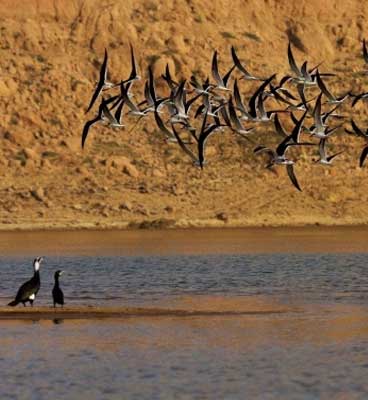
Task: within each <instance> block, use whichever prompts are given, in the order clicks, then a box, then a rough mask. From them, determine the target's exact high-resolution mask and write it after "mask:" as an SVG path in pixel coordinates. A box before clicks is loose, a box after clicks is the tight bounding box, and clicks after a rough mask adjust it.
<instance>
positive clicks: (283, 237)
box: [0, 226, 368, 256]
mask: <svg viewBox="0 0 368 400" xmlns="http://www.w3.org/2000/svg"><path fill="white" fill-rule="evenodd" d="M367 241H368V227H362V226H360V227H359V226H358V227H307V228H247V229H215V228H213V229H172V230H99V231H97V230H94V231H92V230H91V231H77V230H75V231H24V232H5V231H2V232H0V255H1V256H29V254H42V255H44V256H49V255H50V256H51V255H90V256H97V255H112V256H114V255H121V256H130V255H148V254H152V255H173V254H252V253H285V252H287V253H350V252H366V251H367Z"/></svg>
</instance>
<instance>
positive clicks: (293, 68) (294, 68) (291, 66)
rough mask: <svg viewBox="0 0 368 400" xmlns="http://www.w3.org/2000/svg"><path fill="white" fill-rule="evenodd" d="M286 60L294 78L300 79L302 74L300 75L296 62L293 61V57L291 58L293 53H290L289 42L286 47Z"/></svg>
mask: <svg viewBox="0 0 368 400" xmlns="http://www.w3.org/2000/svg"><path fill="white" fill-rule="evenodd" d="M288 60H289V65H290V69H291V70H292V71H293V72H294V74H295V75H296V76H298V77H301V76H302V74H301V72H300V70H299V68H298V67H297V65H296V62H295V59H294V56H293V52H292V51H291V44H290V42H289V45H288Z"/></svg>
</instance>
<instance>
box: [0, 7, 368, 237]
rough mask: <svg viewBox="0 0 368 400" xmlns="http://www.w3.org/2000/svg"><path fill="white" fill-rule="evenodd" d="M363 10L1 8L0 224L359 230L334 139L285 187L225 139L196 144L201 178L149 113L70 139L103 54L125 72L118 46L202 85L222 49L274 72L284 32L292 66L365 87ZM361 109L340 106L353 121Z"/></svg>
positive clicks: (362, 175) (339, 141)
mask: <svg viewBox="0 0 368 400" xmlns="http://www.w3.org/2000/svg"><path fill="white" fill-rule="evenodd" d="M367 11H368V3H366V2H364V1H357V0H349V1H345V2H342V1H338V0H331V1H328V2H321V1H317V0H308V1H304V0H300V1H298V2H296V1H294V2H280V1H277V0H269V1H259V0H250V1H248V2H246V3H245V2H243V1H240V0H235V1H233V2H231V3H229V2H228V1H224V0H219V1H216V2H212V1H202V0H201V1H198V0H191V1H183V0H178V1H172V0H164V1H155V0H150V1H142V0H136V1H130V0H128V1H127V0H124V1H123V0H116V1H113V2H111V1H105V0H89V1H82V0H80V1H78V0H74V1H72V0H66V1H62V2H61V1H60V2H57V1H51V0H28V1H26V2H24V1H20V0H12V1H9V0H2V1H1V11H0V17H1V18H0V29H1V39H0V55H1V60H2V62H1V64H2V68H1V79H0V106H1V110H2V122H1V126H0V137H1V142H0V143H1V144H0V151H1V157H0V166H1V183H0V192H1V196H0V228H1V229H35V228H49V229H55V228H76V227H83V228H96V227H97V228H106V227H109V228H124V227H127V226H138V227H153V228H166V227H190V226H195V227H203V226H206V227H223V226H265V225H266V226H267V225H304V224H316V223H318V224H326V225H336V224H346V225H349V224H366V223H367V222H368V212H367V204H368V201H367V200H368V190H367V179H366V178H367V174H368V172H367V168H368V167H367V168H365V169H360V168H359V167H358V166H357V159H358V156H359V152H360V149H361V145H362V143H361V142H360V140H359V139H357V140H352V139H351V138H350V137H347V136H346V135H338V137H336V139H335V140H334V141H333V143H332V148H331V151H335V150H340V149H341V150H345V152H344V153H343V154H342V155H341V156H340V157H339V158H338V159H337V160H336V163H335V165H333V166H332V167H331V168H329V167H327V168H324V167H323V166H320V165H315V164H313V163H312V162H311V158H313V157H315V154H314V153H315V150H310V149H308V150H305V151H304V152H303V154H302V155H301V156H300V155H298V157H299V158H300V160H299V161H298V163H297V165H296V174H297V176H298V179H299V182H300V184H301V186H302V187H303V192H302V193H299V192H297V191H296V190H295V189H294V188H293V187H292V186H291V184H290V182H289V180H288V178H287V176H286V174H285V173H284V172H285V171H284V169H283V168H281V169H280V170H278V176H276V175H274V174H273V173H271V172H268V171H266V170H265V169H264V162H263V160H261V159H256V158H255V157H254V156H253V154H252V148H253V146H251V145H249V144H248V143H246V142H244V141H243V140H241V139H235V138H234V137H233V136H232V135H231V134H230V133H228V134H225V135H218V136H217V137H215V138H214V139H213V140H212V142H210V143H209V147H208V151H207V159H208V164H207V165H206V166H205V169H204V170H203V171H202V172H201V171H199V170H198V169H197V168H196V167H193V166H192V165H191V163H190V161H189V160H188V159H187V158H186V156H185V154H182V153H181V152H180V150H179V149H178V148H177V146H175V145H168V144H166V143H165V142H164V141H163V138H162V136H161V135H160V133H159V132H158V131H157V129H156V127H155V124H154V121H153V120H152V118H151V117H149V119H147V121H146V122H145V123H142V124H139V125H138V126H137V127H136V128H135V129H134V130H133V131H132V132H131V133H129V132H128V131H129V128H128V129H127V130H125V131H112V130H111V129H108V128H106V127H103V126H96V127H94V128H93V130H92V131H91V134H90V137H89V138H88V141H87V146H86V148H85V150H84V151H83V152H82V151H81V148H80V135H81V130H82V127H83V125H84V122H85V121H86V118H88V116H85V114H84V110H85V109H86V105H87V103H88V100H89V98H90V95H91V92H92V91H93V87H94V82H95V80H96V79H97V76H98V69H99V65H100V62H101V59H102V56H103V49H104V48H105V47H107V48H108V51H109V56H110V60H109V67H110V72H111V79H112V80H116V81H118V80H119V79H121V78H122V77H125V76H127V74H128V73H129V69H130V62H129V47H128V43H129V42H131V43H132V44H133V45H134V48H135V51H136V56H137V59H138V60H139V68H140V71H143V74H144V73H145V72H144V71H145V70H146V67H147V66H148V64H150V63H154V70H155V74H156V76H158V75H159V73H160V72H161V71H162V69H163V67H164V66H165V64H166V62H169V63H170V65H171V66H172V70H173V71H174V72H175V75H176V77H177V78H179V77H190V75H191V74H192V73H198V74H199V76H202V77H204V76H206V75H207V74H208V73H209V70H210V59H211V55H212V52H213V50H214V49H218V50H219V54H220V69H221V70H225V69H226V68H227V67H228V66H229V65H230V54H229V49H230V46H231V45H235V46H236V48H237V49H238V54H239V56H240V57H241V59H242V60H244V61H246V62H247V65H248V66H249V68H250V69H251V70H252V71H254V73H259V74H262V75H269V74H271V73H273V72H278V73H279V77H281V76H282V75H281V74H282V73H286V72H288V64H287V56H286V46H287V41H288V38H289V39H290V40H291V42H292V44H293V46H294V49H295V56H296V58H297V60H298V62H301V61H303V60H304V59H306V58H307V59H308V60H309V61H310V63H311V64H317V63H318V62H320V61H324V63H323V66H322V67H321V68H322V69H323V70H324V71H332V72H336V73H338V74H339V76H344V77H346V79H347V80H346V82H345V81H343V80H341V79H340V78H336V79H334V80H331V81H330V82H331V83H330V85H331V87H332V88H333V89H334V90H335V91H336V92H343V91H344V90H346V89H349V88H352V89H353V91H354V92H356V93H359V92H360V91H363V90H367V89H368V80H367V75H364V74H362V73H361V71H362V69H363V68H364V66H363V60H362V57H361V45H360V41H361V39H362V38H363V37H364V34H365V33H366V32H367V31H368V30H367V29H366V28H367V26H366V25H367V22H366V19H365V16H366V15H367ZM242 85H243V84H242ZM137 88H138V86H137ZM158 88H159V90H160V85H159V86H158ZM242 89H243V90H244V91H250V90H252V89H253V86H252V85H249V84H248V86H247V84H244V86H242ZM364 108H365V106H364V104H363V103H362V104H360V105H359V106H357V107H356V108H354V118H355V119H356V121H357V122H359V124H360V125H361V126H362V127H364V126H365V123H366V113H365V111H364ZM92 114H93V113H92ZM343 114H344V115H347V116H348V117H350V116H351V115H352V114H351V109H350V107H347V108H346V109H344V110H343ZM348 119H349V118H347V120H348ZM133 123H134V121H130V124H129V126H133V125H132V124H133ZM266 130H267V131H270V132H271V131H272V126H270V127H268V128H267V129H266ZM260 135H261V133H260ZM266 136H267V132H265V137H266ZM260 141H261V140H260ZM265 141H268V139H267V138H266V139H265Z"/></svg>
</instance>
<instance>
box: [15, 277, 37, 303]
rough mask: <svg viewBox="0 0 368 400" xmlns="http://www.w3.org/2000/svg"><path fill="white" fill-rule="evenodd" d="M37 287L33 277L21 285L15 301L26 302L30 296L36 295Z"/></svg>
mask: <svg viewBox="0 0 368 400" xmlns="http://www.w3.org/2000/svg"><path fill="white" fill-rule="evenodd" d="M39 288H40V287H39V285H38V284H37V282H36V281H35V279H34V277H32V278H31V279H30V280H28V281H27V282H25V283H23V285H22V286H21V287H20V288H19V290H18V293H17V295H16V297H15V301H17V302H21V301H25V300H28V299H29V297H30V296H32V294H37V292H38V290H39Z"/></svg>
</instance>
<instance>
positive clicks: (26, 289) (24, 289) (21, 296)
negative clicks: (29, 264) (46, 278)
mask: <svg viewBox="0 0 368 400" xmlns="http://www.w3.org/2000/svg"><path fill="white" fill-rule="evenodd" d="M42 261H43V258H42V257H37V258H35V259H34V261H33V268H34V274H33V277H32V278H31V279H30V280H29V281H27V282H25V283H23V285H22V286H21V287H20V288H19V290H18V293H17V295H16V296H15V300H13V301H11V302H10V303H9V304H8V306H12V307H14V306H16V305H18V304H19V303H23V305H24V307H25V306H26V302H27V301H29V302H30V303H31V306H32V307H33V302H34V300H35V298H36V295H37V293H38V291H39V290H40V286H41V281H40V265H41V262H42Z"/></svg>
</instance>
